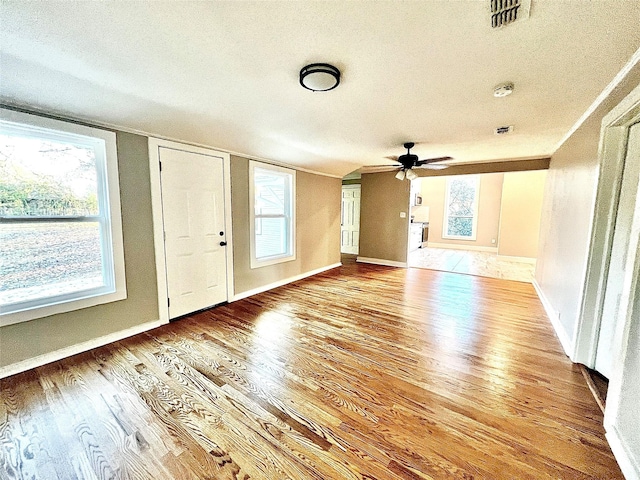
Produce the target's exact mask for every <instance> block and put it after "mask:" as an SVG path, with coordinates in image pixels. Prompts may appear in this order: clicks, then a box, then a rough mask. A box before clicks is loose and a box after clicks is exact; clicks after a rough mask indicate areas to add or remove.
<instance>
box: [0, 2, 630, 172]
mask: <svg viewBox="0 0 640 480" xmlns="http://www.w3.org/2000/svg"><path fill="white" fill-rule="evenodd" d="M488 9H489V0H458V1H452V0H440V1H426V0H425V1H404V2H400V1H385V2H373V1H370V2H362V1H360V2H356V1H336V2H328V1H322V2H309V1H298V2H293V1H281V2H266V1H258V2H243V1H229V2H222V1H215V2H214V1H210V2H177V1H136V2H132V1H128V2H122V1H119V2H116V1H103V2H53V1H50V2H24V1H22V0H20V1H6V0H2V2H1V3H0V44H1V46H2V55H1V58H0V68H1V70H0V72H1V75H2V77H1V84H0V93H1V100H2V101H3V102H4V103H9V104H13V105H20V106H27V107H28V108H30V109H37V110H43V111H47V112H52V113H56V114H59V115H64V116H69V117H72V118H77V119H83V120H89V121H94V122H100V123H103V124H111V125H116V126H119V127H122V128H126V129H135V130H138V131H143V132H148V133H151V134H155V135H160V136H165V137H169V138H173V139H179V140H183V141H188V142H194V143H200V144H205V145H210V146H213V147H216V148H219V149H223V150H227V151H231V152H237V153H241V154H245V155H248V156H252V157H259V158H263V159H268V160H272V161H275V162H282V163H287V164H291V165H295V166H298V167H302V168H307V169H311V170H315V171H320V172H324V173H328V174H333V175H340V176H341V175H344V174H346V173H348V172H350V171H352V170H355V169H356V168H358V167H360V166H362V165H365V164H385V163H389V161H388V160H386V159H385V158H384V157H385V156H387V155H399V154H401V153H403V149H402V147H401V144H402V143H403V142H405V141H409V140H410V141H415V142H416V143H418V145H417V146H416V148H415V149H414V151H413V153H416V154H418V155H419V156H420V158H425V157H431V156H441V155H450V156H452V157H454V158H455V159H456V161H461V162H469V161H486V160H504V159H514V158H522V157H534V156H547V155H550V154H551V153H553V151H554V150H555V148H556V147H557V145H558V143H559V142H560V141H561V140H562V138H563V136H564V135H565V134H566V133H567V132H568V131H569V130H570V128H571V127H572V125H573V124H574V123H575V122H576V121H577V120H578V118H579V117H580V116H581V115H582V114H583V113H584V112H585V110H587V108H588V107H589V105H590V104H591V103H592V102H593V101H594V99H595V98H596V97H597V96H598V94H599V93H600V92H601V91H602V90H603V89H604V88H605V87H606V86H607V84H609V82H610V81H611V80H612V79H613V78H614V77H615V75H616V74H617V73H618V72H619V71H620V70H621V69H622V68H623V66H624V65H625V64H626V63H627V62H628V61H629V59H630V58H631V57H632V55H633V54H634V52H635V51H636V50H638V48H639V47H640V28H639V27H638V25H640V1H638V0H628V1H625V0H610V1H609V0H599V1H587V0H581V1H577V0H573V1H569V0H566V1H561V0H533V2H532V8H531V16H530V18H529V19H528V20H526V21H522V22H518V23H515V24H512V25H510V26H507V27H505V28H503V29H499V30H493V29H491V28H490V24H489V13H488ZM311 62H329V63H332V64H334V65H336V66H337V67H339V68H340V70H341V71H342V74H343V77H342V82H341V84H340V86H339V87H338V88H337V89H335V90H332V91H330V92H323V93H321V92H316V93H313V92H310V91H307V90H304V89H303V88H302V87H300V85H299V83H298V72H299V70H300V68H301V67H303V66H304V65H306V64H307V63H311ZM504 81H512V82H514V83H515V92H514V94H513V95H511V96H510V97H506V98H503V99H496V98H494V97H493V95H492V91H493V87H494V86H495V85H496V84H498V83H501V82H504ZM500 125H514V127H515V130H514V133H513V134H511V135H508V136H503V137H497V136H495V135H494V134H493V129H494V127H497V126H500Z"/></svg>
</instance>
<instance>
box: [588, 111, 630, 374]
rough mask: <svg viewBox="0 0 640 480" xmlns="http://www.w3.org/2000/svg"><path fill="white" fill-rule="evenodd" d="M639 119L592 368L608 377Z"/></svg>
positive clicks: (625, 250) (626, 242) (612, 358)
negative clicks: (594, 361)
mask: <svg viewBox="0 0 640 480" xmlns="http://www.w3.org/2000/svg"><path fill="white" fill-rule="evenodd" d="M638 159H640V123H637V124H635V125H633V126H632V127H631V128H630V129H629V140H628V143H627V154H626V158H625V165H624V171H623V176H622V187H621V190H620V198H619V200H618V208H617V214H616V221H615V227H614V232H613V243H612V247H611V257H610V262H609V271H608V273H607V283H606V287H605V294H604V303H603V308H602V317H601V318H602V320H601V324H600V333H599V336H598V347H597V351H596V363H595V369H596V370H597V371H598V372H600V373H601V374H602V375H604V376H605V377H607V378H611V375H612V373H613V370H614V368H615V360H616V356H617V352H616V351H615V335H616V330H617V328H618V325H619V323H620V321H622V319H620V318H619V317H620V314H619V307H620V299H621V297H622V294H623V293H624V291H623V288H624V278H625V275H624V267H625V263H626V259H627V256H628V254H629V252H628V250H629V241H630V235H631V227H632V221H633V215H634V208H635V205H636V197H637V195H638V185H639V180H640V162H639V161H638Z"/></svg>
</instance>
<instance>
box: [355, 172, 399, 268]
mask: <svg viewBox="0 0 640 480" xmlns="http://www.w3.org/2000/svg"><path fill="white" fill-rule="evenodd" d="M395 174H396V172H385V173H366V174H363V175H362V179H361V182H362V190H361V200H360V253H359V256H360V257H368V258H377V259H382V260H390V261H392V262H402V263H405V262H406V261H407V247H408V242H409V187H410V184H409V182H407V181H406V180H405V181H400V180H398V179H397V178H395ZM400 212H405V213H406V218H400Z"/></svg>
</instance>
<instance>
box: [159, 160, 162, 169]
mask: <svg viewBox="0 0 640 480" xmlns="http://www.w3.org/2000/svg"><path fill="white" fill-rule="evenodd" d="M158 165H160V171H162V162H158Z"/></svg>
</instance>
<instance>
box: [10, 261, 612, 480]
mask: <svg viewBox="0 0 640 480" xmlns="http://www.w3.org/2000/svg"><path fill="white" fill-rule="evenodd" d="M26 341H27V340H26ZM0 385H1V387H2V393H1V402H0V477H1V478H2V479H23V478H24V479H27V478H28V479H47V480H48V479H56V478H61V479H62V478H64V479H75V478H78V479H80V478H85V479H95V478H99V479H104V478H123V479H138V478H140V479H151V478H153V479H247V478H252V479H280V478H291V479H343V478H345V479H374V478H375V479H396V480H397V479H425V478H426V479H440V478H447V479H450V478H453V479H481V478H504V479H534V478H535V479H538V478H554V479H557V478H563V479H565V478H566V479H581V478H584V479H586V478H599V479H617V478H623V477H622V474H621V472H620V470H619V469H618V467H617V465H616V463H615V460H614V459H613V456H612V454H611V451H610V449H609V446H608V445H607V443H606V441H605V439H604V431H603V427H602V414H601V412H600V410H599V408H598V406H597V404H596V402H595V401H594V399H593V397H592V396H591V393H590V392H589V389H588V388H587V386H586V384H585V381H584V379H583V377H582V375H581V373H580V370H579V368H578V367H576V366H573V365H572V364H571V362H570V361H569V360H568V359H567V358H566V357H565V355H564V354H563V353H562V350H561V347H560V345H559V342H558V340H557V339H556V337H555V336H554V333H553V330H552V328H551V326H550V324H549V321H548V320H547V318H546V317H545V314H544V311H543V309H542V306H541V304H540V302H539V300H538V299H537V297H536V294H535V292H534V290H533V287H532V286H531V285H530V284H526V283H522V282H511V281H505V280H497V279H491V278H482V277H474V276H469V275H459V274H452V273H445V272H438V271H432V270H421V269H395V268H389V267H381V266H374V265H363V264H355V263H353V262H352V263H350V264H348V265H345V266H343V267H342V268H339V269H334V270H331V271H328V272H325V273H323V274H320V275H317V276H315V277H312V278H309V279H306V280H302V281H299V282H296V283H294V284H291V285H288V286H285V287H281V288H278V289H275V290H272V291H270V292H266V293H263V294H260V295H256V296H254V297H250V298H248V299H245V300H242V301H238V302H235V303H232V304H229V305H226V306H222V307H218V308H216V309H213V310H210V311H207V312H203V313H199V314H197V315H193V316H191V317H187V318H185V319H183V320H180V321H178V322H175V323H172V324H170V325H167V326H164V327H161V328H158V329H155V330H152V331H150V332H147V333H145V334H141V335H137V336H135V337H131V338H129V339H127V340H124V341H121V342H117V343H114V344H110V345H108V346H105V347H102V348H99V349H95V350H93V351H91V352H87V353H85V354H81V355H77V356H75V357H72V358H68V359H65V360H62V361H59V362H55V363H53V364H50V365H46V366H44V367H40V368H37V369H35V370H32V371H29V372H25V373H23V374H19V375H15V376H13V377H9V378H6V379H4V380H2V381H1V383H0Z"/></svg>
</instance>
